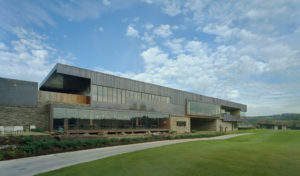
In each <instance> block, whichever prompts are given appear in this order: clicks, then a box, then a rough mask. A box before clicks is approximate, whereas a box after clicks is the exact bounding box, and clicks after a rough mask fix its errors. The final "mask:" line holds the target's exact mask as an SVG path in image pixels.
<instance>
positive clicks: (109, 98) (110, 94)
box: [107, 88, 113, 103]
mask: <svg viewBox="0 0 300 176" xmlns="http://www.w3.org/2000/svg"><path fill="white" fill-rule="evenodd" d="M112 100H113V91H112V88H107V102H108V103H112Z"/></svg>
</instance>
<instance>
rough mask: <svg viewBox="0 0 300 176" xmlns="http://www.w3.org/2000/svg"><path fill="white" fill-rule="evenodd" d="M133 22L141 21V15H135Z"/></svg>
mask: <svg viewBox="0 0 300 176" xmlns="http://www.w3.org/2000/svg"><path fill="white" fill-rule="evenodd" d="M132 21H133V22H135V23H136V22H139V21H140V17H135V18H134V19H133V20H132Z"/></svg>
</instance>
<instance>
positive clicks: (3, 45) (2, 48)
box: [0, 42, 8, 50]
mask: <svg viewBox="0 0 300 176" xmlns="http://www.w3.org/2000/svg"><path fill="white" fill-rule="evenodd" d="M7 49H8V47H7V46H6V45H5V44H4V43H2V42H0V50H7Z"/></svg>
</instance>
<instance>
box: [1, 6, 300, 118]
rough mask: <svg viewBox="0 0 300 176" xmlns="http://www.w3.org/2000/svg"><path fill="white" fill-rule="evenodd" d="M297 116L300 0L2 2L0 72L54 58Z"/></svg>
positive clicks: (28, 76)
mask: <svg viewBox="0 0 300 176" xmlns="http://www.w3.org/2000/svg"><path fill="white" fill-rule="evenodd" d="M57 62H59V63H64V64H70V65H74V66H78V67H83V68H87V69H92V70H97V71H102V72H108V73H111V74H114V75H119V76H124V77H128V78H132V79H137V80H141V81H146V82H150V83H155V84H159V85H164V86H169V87H173V88H178V89H182V90H186V91H191V92H195V93H199V94H203V95H207V96H213V97H218V98H222V99H227V100H231V101H236V102H239V103H243V104H247V105H248V113H247V115H269V114H276V113H287V112H298V113H299V112H300V1H299V0H290V1H289V0H285V1H283V0H272V1H262V0H249V1H248V0H243V1H239V0H227V1H210V0H202V1H200V0H199V1H197V0H187V1H180V0H178V1H177V0H174V1H172V0H140V1H138V0H131V1H124V0H115V1H113V0H102V1H94V0H88V1H87V0H82V1H79V0H71V1H54V0H53V1H26V0H24V1H14V0H0V77H8V78H15V79H24V80H31V81H37V82H41V81H42V79H43V78H44V77H45V75H46V74H47V73H48V72H49V70H50V69H51V68H52V67H53V66H54V65H55V63H57Z"/></svg>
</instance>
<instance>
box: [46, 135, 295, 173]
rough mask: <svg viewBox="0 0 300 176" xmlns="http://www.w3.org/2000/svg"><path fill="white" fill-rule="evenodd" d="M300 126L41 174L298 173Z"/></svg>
mask: <svg viewBox="0 0 300 176" xmlns="http://www.w3.org/2000/svg"><path fill="white" fill-rule="evenodd" d="M299 174H300V131H267V130H264V131H255V133H254V134H251V135H246V136H241V137H237V138H232V139H228V140H221V141H217V140H215V141H198V142H188V143H181V144H175V145H169V146H163V147H159V148H153V149H147V150H143V151H137V152H132V153H127V154H123V155H118V156H114V157H109V158H105V159H100V160H97V161H92V162H88V163H83V164H78V165H74V166H71V167H66V168H62V169H59V170H56V171H52V172H48V173H44V174H41V175H45V176H46V175H59V176H63V175H72V176H75V175H89V176H93V175H97V176H99V175H118V176H121V175H163V176H166V175H171V176H174V175H204V176H210V175H218V176H219V175H222V176H226V175H228V176H233V175H239V176H240V175H255V176H257V175H259V176H262V175H270V176H276V175H280V176H282V175H288V176H292V175H297V176H298V175H299Z"/></svg>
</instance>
